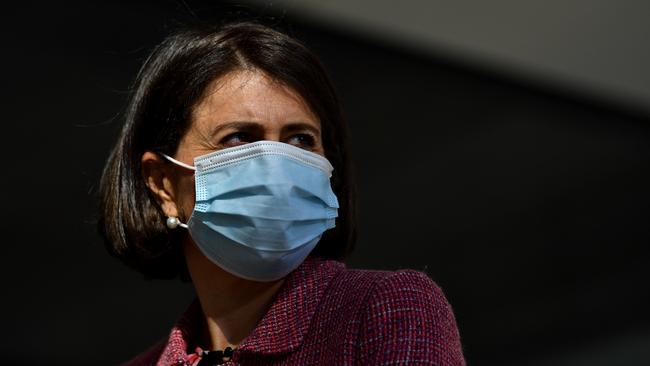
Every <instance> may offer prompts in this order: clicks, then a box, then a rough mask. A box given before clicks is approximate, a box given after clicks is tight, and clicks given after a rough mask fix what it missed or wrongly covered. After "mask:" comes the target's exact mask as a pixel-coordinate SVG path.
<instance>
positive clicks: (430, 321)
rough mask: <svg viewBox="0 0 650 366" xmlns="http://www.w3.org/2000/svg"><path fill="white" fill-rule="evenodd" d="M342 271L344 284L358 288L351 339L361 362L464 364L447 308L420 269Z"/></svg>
mask: <svg viewBox="0 0 650 366" xmlns="http://www.w3.org/2000/svg"><path fill="white" fill-rule="evenodd" d="M346 272H351V273H347V274H344V275H343V276H342V277H347V278H346V280H347V281H346V282H347V284H346V286H347V287H348V288H351V289H362V291H363V292H364V293H363V294H359V295H362V297H363V301H362V304H361V307H360V313H359V317H360V322H361V324H360V330H359V339H358V340H357V342H358V345H359V351H360V352H359V357H360V358H361V361H362V362H361V363H362V364H385V363H391V362H394V363H408V364H417V365H454V366H455V365H463V364H464V359H463V355H462V350H461V345H460V337H459V333H458V328H457V326H456V320H455V317H454V314H453V311H452V309H451V306H450V305H449V302H448V301H447V299H446V298H445V296H444V294H443V292H442V290H441V289H440V287H439V286H438V285H437V284H436V283H435V282H434V281H433V280H431V279H430V278H429V277H428V276H427V275H426V274H425V273H422V272H419V271H414V270H399V271H394V272H391V271H358V270H357V271H354V270H348V271H346ZM355 272H356V273H355ZM353 291H358V290H353Z"/></svg>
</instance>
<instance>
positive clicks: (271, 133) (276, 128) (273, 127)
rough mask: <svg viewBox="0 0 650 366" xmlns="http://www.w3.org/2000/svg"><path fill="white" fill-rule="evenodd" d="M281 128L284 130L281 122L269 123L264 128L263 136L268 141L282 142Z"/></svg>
mask: <svg viewBox="0 0 650 366" xmlns="http://www.w3.org/2000/svg"><path fill="white" fill-rule="evenodd" d="M281 130H282V124H281V123H267V124H266V126H265V128H264V136H262V138H263V139H264V140H267V141H277V142H281V141H280V138H282V134H281Z"/></svg>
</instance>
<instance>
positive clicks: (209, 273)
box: [184, 243, 284, 350]
mask: <svg viewBox="0 0 650 366" xmlns="http://www.w3.org/2000/svg"><path fill="white" fill-rule="evenodd" d="M184 252H185V260H186V261H187V267H188V269H189V272H190V275H191V276H192V282H193V283H194V288H195V289H196V293H197V296H198V297H199V302H200V303H201V308H202V310H203V314H204V315H205V329H206V332H205V334H204V335H203V339H202V340H201V341H202V342H204V345H203V346H202V348H208V347H209V349H211V350H215V349H224V348H226V347H233V348H234V347H236V346H238V345H239V343H241V341H242V340H244V338H246V337H247V336H248V335H249V334H250V333H251V332H252V331H253V329H255V326H256V325H257V323H258V322H259V321H260V319H262V317H263V316H264V314H266V312H267V311H268V309H269V308H270V307H271V304H272V301H273V298H274V296H275V294H276V293H277V292H278V290H279V289H280V286H281V285H282V283H283V282H284V280H283V279H282V280H278V281H273V282H256V281H250V280H245V279H242V278H239V277H236V276H234V275H232V274H230V273H228V272H226V271H224V270H223V269H221V268H220V267H218V266H217V265H215V264H214V263H212V262H211V261H210V260H208V259H207V258H206V257H205V256H204V255H203V253H201V251H200V250H199V249H198V248H197V247H196V245H195V244H194V243H186V244H185V250H184Z"/></svg>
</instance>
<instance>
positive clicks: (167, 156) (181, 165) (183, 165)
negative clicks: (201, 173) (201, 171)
mask: <svg viewBox="0 0 650 366" xmlns="http://www.w3.org/2000/svg"><path fill="white" fill-rule="evenodd" d="M160 155H162V156H163V157H164V158H165V159H167V160H169V161H171V162H172V163H174V164H176V165H178V166H180V167H183V168H185V169H189V170H196V168H195V167H193V166H191V165H189V164H185V163H183V162H182V161H178V160H176V159H174V158H172V157H171V156H169V155H167V154H163V153H160Z"/></svg>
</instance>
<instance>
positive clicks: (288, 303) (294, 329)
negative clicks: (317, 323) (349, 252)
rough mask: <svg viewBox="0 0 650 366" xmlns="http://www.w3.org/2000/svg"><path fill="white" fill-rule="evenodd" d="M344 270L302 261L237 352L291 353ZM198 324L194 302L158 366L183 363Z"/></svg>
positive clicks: (200, 316) (340, 266) (313, 259)
mask: <svg viewBox="0 0 650 366" xmlns="http://www.w3.org/2000/svg"><path fill="white" fill-rule="evenodd" d="M344 268H345V265H344V264H343V263H341V262H337V261H328V260H323V259H320V258H316V257H311V256H310V257H308V258H307V259H305V261H304V262H303V263H302V264H301V265H300V266H299V267H298V268H296V269H295V270H294V271H293V272H291V273H290V274H289V275H288V276H287V277H286V279H285V282H284V283H283V284H282V286H281V287H280V289H279V290H278V293H277V294H276V297H275V299H274V300H273V304H272V305H271V307H270V308H269V310H268V312H267V313H266V315H264V317H263V318H262V320H260V322H259V323H258V324H257V326H256V327H255V329H253V331H252V332H251V334H250V335H249V336H248V337H247V338H246V339H244V340H243V341H242V343H241V344H240V345H239V347H238V352H246V353H248V352H250V353H259V354H279V353H288V352H291V351H293V350H295V349H296V348H297V347H298V346H299V345H300V344H301V343H302V340H303V338H304V337H305V335H306V334H307V331H308V330H309V325H310V323H311V320H312V318H313V315H314V313H315V312H316V308H317V306H318V304H319V303H320V301H321V298H322V296H323V294H324V292H325V289H326V288H327V286H328V285H329V283H330V281H331V279H332V278H334V276H335V275H336V274H337V273H339V272H340V271H342V270H343V269H344ZM202 322H203V313H202V311H201V307H200V305H199V302H198V301H194V303H192V305H190V307H189V308H188V309H187V311H186V312H185V313H184V314H183V316H182V317H181V318H180V319H179V320H178V321H177V322H176V324H175V325H174V327H173V328H172V330H171V333H170V335H169V338H168V339H167V343H166V345H165V347H164V349H163V352H162V354H161V356H160V358H159V362H158V365H170V364H173V363H179V364H182V363H184V360H185V359H186V358H187V349H188V346H190V345H191V344H192V339H193V338H194V337H196V335H197V334H196V332H197V331H200V329H201V328H200V327H201V326H202Z"/></svg>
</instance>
